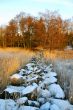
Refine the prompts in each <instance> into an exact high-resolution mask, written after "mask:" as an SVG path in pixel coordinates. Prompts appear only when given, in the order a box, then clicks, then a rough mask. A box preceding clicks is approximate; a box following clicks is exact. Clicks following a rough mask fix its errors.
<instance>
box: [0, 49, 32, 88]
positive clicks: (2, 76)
mask: <svg viewBox="0 0 73 110" xmlns="http://www.w3.org/2000/svg"><path fill="white" fill-rule="evenodd" d="M32 56H34V52H32V51H30V50H26V49H19V48H4V49H1V48H0V88H1V89H2V87H3V88H4V87H5V85H6V84H7V79H8V78H9V76H10V75H11V74H13V73H14V72H16V70H18V69H20V68H21V67H22V66H23V65H25V64H26V63H27V62H29V60H30V59H31V58H32ZM1 89H0V90H1Z"/></svg>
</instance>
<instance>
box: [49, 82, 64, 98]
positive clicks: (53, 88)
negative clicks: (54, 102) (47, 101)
mask: <svg viewBox="0 0 73 110" xmlns="http://www.w3.org/2000/svg"><path fill="white" fill-rule="evenodd" d="M49 91H50V93H51V95H52V96H54V97H55V98H64V97H65V94H64V92H63V90H62V88H61V87H60V85H58V84H51V85H49Z"/></svg>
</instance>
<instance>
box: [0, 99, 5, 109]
mask: <svg viewBox="0 0 73 110" xmlns="http://www.w3.org/2000/svg"><path fill="white" fill-rule="evenodd" d="M0 110H5V100H3V99H0Z"/></svg>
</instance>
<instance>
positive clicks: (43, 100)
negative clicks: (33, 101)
mask: <svg viewBox="0 0 73 110" xmlns="http://www.w3.org/2000/svg"><path fill="white" fill-rule="evenodd" d="M37 101H38V102H39V103H40V105H43V104H44V103H45V102H46V99H45V98H42V97H41V98H38V99H37Z"/></svg>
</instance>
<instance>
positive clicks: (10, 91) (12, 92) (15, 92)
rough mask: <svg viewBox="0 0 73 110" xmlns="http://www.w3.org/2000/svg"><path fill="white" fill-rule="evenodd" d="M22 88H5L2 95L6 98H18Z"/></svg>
mask: <svg viewBox="0 0 73 110" xmlns="http://www.w3.org/2000/svg"><path fill="white" fill-rule="evenodd" d="M24 88H25V87H24V86H11V85H10V86H7V88H6V89H5V90H4V92H3V94H4V95H5V97H6V98H11V97H13V98H14V99H16V98H18V97H20V94H21V91H22V90H23V89H24Z"/></svg>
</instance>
